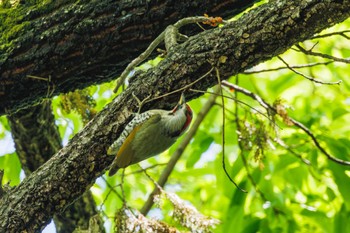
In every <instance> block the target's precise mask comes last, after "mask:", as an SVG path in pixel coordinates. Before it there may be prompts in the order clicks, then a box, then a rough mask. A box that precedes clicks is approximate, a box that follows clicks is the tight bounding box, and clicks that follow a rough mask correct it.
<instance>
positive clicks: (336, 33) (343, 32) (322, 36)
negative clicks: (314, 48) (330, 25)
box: [310, 30, 350, 40]
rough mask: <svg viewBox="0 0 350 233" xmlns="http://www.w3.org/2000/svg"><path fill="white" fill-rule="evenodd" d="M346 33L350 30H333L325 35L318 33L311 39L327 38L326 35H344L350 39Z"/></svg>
mask: <svg viewBox="0 0 350 233" xmlns="http://www.w3.org/2000/svg"><path fill="white" fill-rule="evenodd" d="M345 33H350V30H344V31H339V32H331V33H326V34H323V35H317V36H313V37H311V38H310V39H319V38H325V37H330V36H342V37H345V38H346V39H348V40H350V37H349V36H347V35H346V34H345Z"/></svg>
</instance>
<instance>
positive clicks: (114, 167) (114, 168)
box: [108, 163, 119, 176]
mask: <svg viewBox="0 0 350 233" xmlns="http://www.w3.org/2000/svg"><path fill="white" fill-rule="evenodd" d="M118 170H119V167H118V166H117V165H115V164H114V163H112V165H111V167H110V168H109V172H108V175H109V176H113V175H114V174H115V173H117V172H118Z"/></svg>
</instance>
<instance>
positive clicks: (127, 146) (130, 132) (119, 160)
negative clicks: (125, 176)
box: [107, 110, 161, 176]
mask: <svg viewBox="0 0 350 233" xmlns="http://www.w3.org/2000/svg"><path fill="white" fill-rule="evenodd" d="M160 119H161V115H160V114H159V113H157V112H156V111H152V110H150V111H147V112H144V113H142V114H140V116H138V117H135V118H134V119H133V120H132V121H130V123H129V124H128V125H127V126H126V127H125V129H124V131H123V132H122V134H121V136H120V137H119V138H118V139H117V140H116V141H115V142H114V143H113V144H112V145H111V147H110V148H109V149H108V151H107V154H108V155H114V154H116V157H115V158H114V160H113V162H112V164H111V167H110V170H109V175H110V176H112V175H114V174H115V173H116V172H117V171H118V169H119V168H125V167H127V166H128V165H130V164H132V162H133V159H134V156H135V155H134V151H133V148H132V145H131V142H132V141H133V140H134V138H135V135H136V134H137V132H138V130H140V128H141V127H142V125H143V124H144V123H145V122H146V121H147V123H148V124H154V123H156V122H158V121H160Z"/></svg>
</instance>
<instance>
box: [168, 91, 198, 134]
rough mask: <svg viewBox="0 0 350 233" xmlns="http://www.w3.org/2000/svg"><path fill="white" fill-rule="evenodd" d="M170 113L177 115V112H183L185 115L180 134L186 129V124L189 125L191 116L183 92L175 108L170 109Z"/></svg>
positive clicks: (190, 110)
mask: <svg viewBox="0 0 350 233" xmlns="http://www.w3.org/2000/svg"><path fill="white" fill-rule="evenodd" d="M171 113H172V114H174V115H178V114H181V115H182V114H183V115H184V116H185V117H186V120H185V122H184V124H183V127H182V129H181V134H182V133H183V132H185V131H186V129H187V128H188V126H189V125H190V123H191V121H192V118H193V113H192V109H191V107H190V106H189V105H188V104H187V103H186V99H185V95H184V93H182V94H181V97H180V100H179V102H178V103H177V105H176V106H175V108H174V109H173V110H172V111H171Z"/></svg>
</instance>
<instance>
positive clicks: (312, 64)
mask: <svg viewBox="0 0 350 233" xmlns="http://www.w3.org/2000/svg"><path fill="white" fill-rule="evenodd" d="M333 62H334V61H326V62H315V63H310V64H303V65H293V66H290V68H292V69H302V68H307V67H314V66H319V65H328V64H330V63H333ZM285 69H289V67H286V66H280V67H276V68H271V69H262V70H250V71H244V72H242V74H258V73H264V72H273V71H278V70H285Z"/></svg>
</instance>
